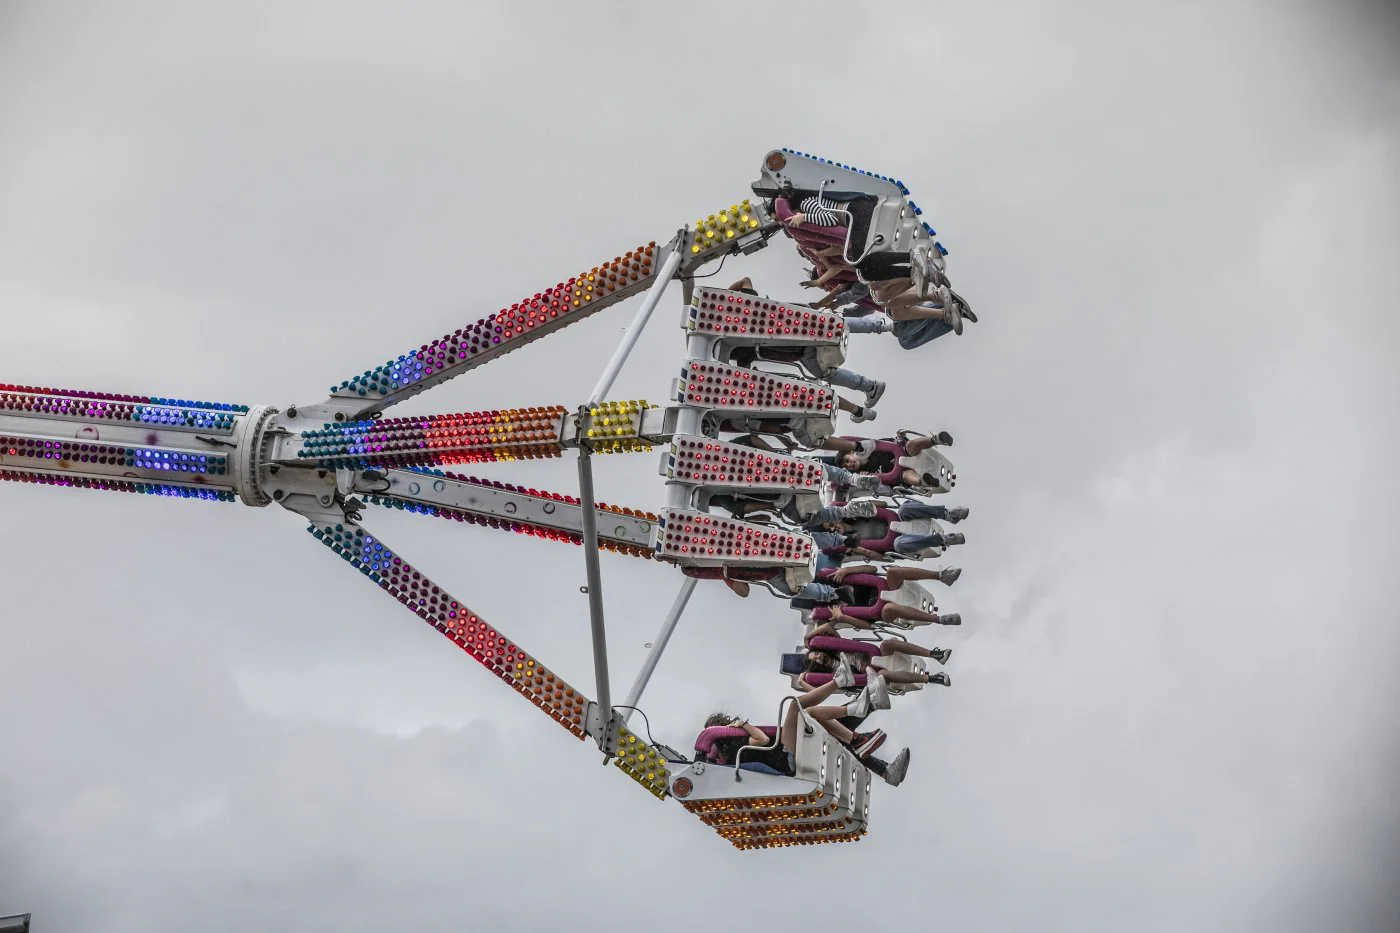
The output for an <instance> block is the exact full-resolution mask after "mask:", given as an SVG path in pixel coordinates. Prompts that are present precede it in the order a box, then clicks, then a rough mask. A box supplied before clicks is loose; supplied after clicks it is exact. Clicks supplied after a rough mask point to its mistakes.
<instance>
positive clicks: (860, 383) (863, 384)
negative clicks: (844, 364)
mask: <svg viewBox="0 0 1400 933" xmlns="http://www.w3.org/2000/svg"><path fill="white" fill-rule="evenodd" d="M826 381H827V382H829V383H831V384H832V385H834V386H840V387H841V388H843V389H854V390H855V391H857V392H866V393H869V392H873V391H874V390H875V380H874V379H867V378H866V377H865V376H862V375H861V374H860V373H853V372H851V371H850V370H849V369H833V370H832V371H831V372H829V373H827V374H826Z"/></svg>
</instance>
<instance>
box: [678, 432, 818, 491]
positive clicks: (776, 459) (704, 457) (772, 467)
mask: <svg viewBox="0 0 1400 933" xmlns="http://www.w3.org/2000/svg"><path fill="white" fill-rule="evenodd" d="M667 474H668V476H669V477H670V478H671V479H676V480H680V481H681V482H685V483H694V484H696V485H697V486H737V487H740V488H753V489H788V490H795V491H810V492H816V491H819V490H820V489H821V486H822V468H821V465H820V464H817V463H814V462H812V461H811V460H804V459H802V458H801V457H785V456H783V455H781V454H770V453H765V452H763V451H761V450H755V449H754V448H752V447H744V446H743V445H741V444H729V443H725V442H724V441H716V440H712V439H710V438H708V437H694V436H690V435H678V436H677V437H676V438H675V439H673V440H672V442H671V460H670V464H669V465H668V468H667Z"/></svg>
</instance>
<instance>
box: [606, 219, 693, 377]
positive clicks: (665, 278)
mask: <svg viewBox="0 0 1400 933" xmlns="http://www.w3.org/2000/svg"><path fill="white" fill-rule="evenodd" d="M677 239H678V240H679V242H678V243H677V244H676V247H675V249H673V250H672V251H671V255H669V256H667V257H666V262H665V264H664V265H662V267H661V271H660V272H658V273H657V274H656V281H655V282H654V283H652V286H651V288H650V289H648V290H647V295H646V297H645V298H643V299H642V306H641V307H640V308H638V309H637V315H636V317H634V318H632V324H631V326H630V327H628V328H627V333H626V334H625V335H623V338H622V343H620V344H618V345H617V349H616V350H614V351H613V355H612V359H610V360H608V366H607V368H606V369H604V370H603V375H601V376H599V377H598V384H597V385H595V386H594V387H593V391H592V392H591V393H590V394H589V396H588V404H589V405H597V404H598V403H599V402H601V401H602V400H603V399H604V398H605V397H606V396H607V394H608V392H610V391H611V390H612V385H613V383H614V382H616V381H617V374H618V373H620V372H621V371H622V364H623V363H625V362H627V357H628V355H630V354H631V352H632V348H633V347H635V346H636V345H637V340H638V338H640V337H641V336H642V328H644V327H646V326H647V321H648V320H650V319H651V312H653V311H655V310H656V306H657V305H658V304H660V303H661V296H662V295H663V294H664V293H665V292H666V286H668V285H670V284H671V277H672V276H674V275H675V274H676V270H677V269H679V268H680V267H681V248H682V247H684V246H685V237H683V236H682V237H678V238H677Z"/></svg>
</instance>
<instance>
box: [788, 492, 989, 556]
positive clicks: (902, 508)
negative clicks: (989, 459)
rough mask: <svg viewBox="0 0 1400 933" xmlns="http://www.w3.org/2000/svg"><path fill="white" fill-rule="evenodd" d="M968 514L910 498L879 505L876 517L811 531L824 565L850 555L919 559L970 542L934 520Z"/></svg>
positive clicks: (829, 524) (824, 526) (841, 522)
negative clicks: (891, 505)
mask: <svg viewBox="0 0 1400 933" xmlns="http://www.w3.org/2000/svg"><path fill="white" fill-rule="evenodd" d="M953 516H956V518H954V517H953ZM966 516H967V510H966V509H950V508H948V507H946V506H942V505H931V504H929V503H927V502H916V501H907V502H902V503H900V505H899V508H898V510H897V511H896V510H894V509H887V508H879V509H877V510H876V512H875V517H874V518H870V519H856V520H855V521H854V522H852V521H850V520H847V521H840V522H827V523H826V524H825V525H823V526H822V527H821V528H820V529H819V530H815V531H811V532H809V534H810V535H811V537H812V540H813V541H814V542H815V543H816V545H817V547H818V548H820V549H821V553H822V554H823V555H825V556H826V558H827V560H826V561H821V562H820V566H833V567H834V566H839V565H840V564H841V563H843V562H844V561H845V560H846V559H847V558H849V557H864V558H866V559H869V560H876V561H895V560H901V559H904V560H919V559H920V558H922V557H925V556H928V555H932V554H934V553H935V552H938V551H941V550H942V549H943V548H946V547H952V546H954V545H958V544H965V543H967V538H966V537H965V536H964V535H963V534H962V533H960V532H944V531H942V530H939V529H938V527H937V526H936V525H934V524H933V521H934V520H935V519H938V518H940V517H942V518H945V519H947V520H949V521H959V520H961V519H962V518H965V517H966ZM900 524H906V525H910V524H913V525H918V524H922V525H923V526H925V527H927V528H928V529H929V530H928V531H902V530H900V529H899V527H898V525H900Z"/></svg>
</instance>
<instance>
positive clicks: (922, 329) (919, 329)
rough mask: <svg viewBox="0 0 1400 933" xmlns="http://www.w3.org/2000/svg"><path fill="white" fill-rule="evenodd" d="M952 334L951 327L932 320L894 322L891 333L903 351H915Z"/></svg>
mask: <svg viewBox="0 0 1400 933" xmlns="http://www.w3.org/2000/svg"><path fill="white" fill-rule="evenodd" d="M952 332H953V328H952V326H951V325H949V324H947V323H945V322H943V321H939V320H935V319H933V318H927V319H925V320H922V321H896V322H895V324H894V328H893V330H892V331H891V333H893V334H894V336H895V339H897V340H898V341H899V345H900V346H901V347H903V348H904V349H905V350H915V349H917V348H919V347H922V346H923V345H924V344H926V343H929V342H930V341H933V340H937V339H938V338H939V337H942V336H943V335H944V334H951V333H952Z"/></svg>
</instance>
